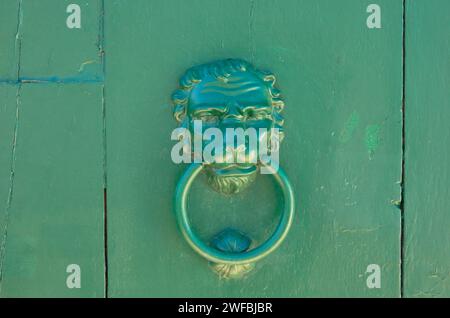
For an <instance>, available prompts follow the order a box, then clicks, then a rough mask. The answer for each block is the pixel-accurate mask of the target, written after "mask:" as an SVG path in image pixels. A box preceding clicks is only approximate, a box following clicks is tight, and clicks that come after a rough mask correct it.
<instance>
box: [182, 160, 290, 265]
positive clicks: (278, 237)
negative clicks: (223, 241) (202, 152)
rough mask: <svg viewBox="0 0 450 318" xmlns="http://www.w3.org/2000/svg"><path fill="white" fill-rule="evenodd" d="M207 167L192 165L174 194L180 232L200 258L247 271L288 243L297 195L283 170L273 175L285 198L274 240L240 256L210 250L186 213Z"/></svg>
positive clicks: (273, 235) (241, 253) (272, 237)
mask: <svg viewBox="0 0 450 318" xmlns="http://www.w3.org/2000/svg"><path fill="white" fill-rule="evenodd" d="M203 167H204V165H202V164H198V163H193V164H191V165H190V166H189V167H188V168H187V169H186V171H185V172H184V174H183V176H182V177H181V179H180V181H179V182H178V185H177V189H176V191H175V213H176V219H177V221H178V225H179V226H180V228H181V232H182V234H183V236H184V238H185V239H186V241H187V242H188V243H189V245H190V246H191V247H192V248H193V249H194V250H195V251H196V252H197V253H198V254H200V255H201V256H203V257H204V258H206V259H207V260H209V261H211V262H213V263H216V264H219V267H220V265H221V264H229V265H243V267H244V268H243V269H244V270H245V269H248V268H249V264H252V263H255V262H256V261H259V260H260V259H262V258H263V257H265V256H267V255H268V254H270V253H271V252H273V251H274V250H275V249H276V248H277V247H278V246H279V245H280V244H281V243H282V242H283V240H284V239H285V237H286V235H287V233H288V232H289V228H290V227H291V224H292V219H293V217H294V194H293V192H292V187H291V184H290V183H289V180H288V178H287V176H286V174H285V173H284V171H283V170H282V169H281V168H278V171H277V172H275V171H274V173H273V176H274V178H275V180H276V181H277V183H278V184H279V186H280V188H281V190H282V193H283V198H284V210H283V213H282V215H281V217H280V221H279V223H278V226H277V228H276V230H275V231H274V232H273V234H272V236H271V237H270V238H269V239H267V240H266V241H265V242H264V243H263V244H261V245H259V246H258V247H256V248H254V249H252V250H250V251H244V252H240V253H229V252H224V251H221V250H219V249H217V248H214V247H211V246H209V245H207V244H205V242H203V241H202V240H201V239H200V238H199V237H198V236H197V235H196V234H195V232H194V231H193V230H192V228H191V224H190V222H189V216H188V211H187V197H188V194H189V190H190V188H191V185H192V183H193V181H194V179H195V178H196V177H197V175H198V174H199V173H200V172H201V171H202V170H203ZM269 169H270V168H269Z"/></svg>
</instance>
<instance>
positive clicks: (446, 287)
mask: <svg viewBox="0 0 450 318" xmlns="http://www.w3.org/2000/svg"><path fill="white" fill-rule="evenodd" d="M406 4H407V7H406V112H405V116H406V118H405V129H406V135H405V141H406V145H405V197H404V200H405V204H404V206H405V211H404V217H405V236H404V243H403V246H404V257H405V258H404V262H405V263H404V295H405V296H406V297H449V296H450V280H449V279H448V277H449V273H450V254H449V253H448V242H449V241H450V231H449V228H450V217H449V216H450V214H449V212H450V211H449V207H450V190H449V189H450V187H449V185H450V183H449V180H450V165H449V162H450V149H449V144H450V129H449V124H448V123H449V119H450V98H449V92H450V40H449V39H450V24H449V23H448V12H449V11H450V2H448V1H438V0H431V1H410V0H407V1H406Z"/></svg>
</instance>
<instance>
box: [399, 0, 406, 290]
mask: <svg viewBox="0 0 450 318" xmlns="http://www.w3.org/2000/svg"><path fill="white" fill-rule="evenodd" d="M402 27H403V32H402V171H401V173H402V179H401V180H402V181H401V188H400V189H401V202H400V297H401V298H404V296H405V148H406V142H405V137H406V130H405V110H406V0H403V26H402Z"/></svg>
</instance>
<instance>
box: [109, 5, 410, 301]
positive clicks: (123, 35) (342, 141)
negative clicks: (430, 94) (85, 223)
mask: <svg viewBox="0 0 450 318" xmlns="http://www.w3.org/2000/svg"><path fill="white" fill-rule="evenodd" d="M377 3H379V4H380V6H381V8H382V10H383V11H382V12H383V13H382V16H383V22H382V23H383V27H382V29H379V30H373V29H368V28H367V26H366V19H367V16H368V14H367V12H366V7H367V5H368V3H367V2H366V1H339V2H333V1H299V0H296V1H289V0H284V1H273V0H272V1H242V0H239V1H189V2H186V1H135V2H133V6H130V5H129V4H128V3H125V2H121V1H108V2H107V3H106V12H107V16H106V24H105V25H106V26H107V27H106V29H105V31H106V36H105V42H106V45H107V50H108V59H107V70H108V73H107V78H106V101H107V118H108V120H107V135H108V146H107V149H108V220H109V222H108V226H109V228H108V238H109V240H108V247H109V277H110V280H109V286H110V295H111V296H116V297H117V296H140V297H142V296H157V297H162V296H169V297H173V296H190V297H195V296H197V297H198V296H209V297H217V296H218V297H220V296H227V297H231V296H235V297H244V296H247V297H252V296H264V297H267V296H274V297H275V296H278V297H280V296H284V297H299V296H341V297H343V296H391V297H398V296H399V295H400V240H399V238H400V210H399V209H398V207H397V204H398V202H399V200H400V179H401V97H402V1H392V0H389V1H381V0H380V1H377ZM228 57H238V58H243V59H247V60H249V61H250V62H253V63H254V64H255V65H256V66H257V67H259V68H263V69H264V68H266V69H270V70H271V71H273V72H274V73H275V74H276V75H277V76H278V82H279V85H280V88H281V90H282V92H283V94H284V96H285V98H286V111H285V116H286V126H285V127H286V141H285V142H284V143H283V145H282V150H281V161H282V164H283V166H284V168H285V170H286V171H287V173H288V175H289V176H290V178H291V181H292V183H293V186H294V189H295V193H296V196H297V202H298V208H297V217H296V219H295V223H294V226H293V228H292V231H291V233H290V234H289V237H288V238H287V240H286V242H285V243H284V244H283V246H282V247H280V249H279V250H278V251H276V252H275V253H274V255H271V256H269V257H268V258H267V259H265V260H264V261H262V262H261V263H260V264H258V265H257V269H256V270H255V271H254V272H253V273H252V274H250V275H249V276H248V277H247V278H245V279H243V280H232V281H224V280H219V279H218V277H217V276H215V274H214V273H213V272H212V271H211V270H210V269H209V268H208V265H207V262H205V261H204V260H203V259H202V258H200V257H199V256H197V255H196V254H195V253H194V252H193V251H192V250H191V249H190V248H189V247H188V246H187V244H186V243H185V242H184V241H183V239H182V237H181V236H180V234H179V232H178V231H177V228H176V223H175V219H174V217H173V211H172V210H173V206H172V199H173V192H174V189H175V185H176V182H177V180H178V178H179V176H180V173H181V172H182V170H183V167H179V166H175V165H174V164H173V163H172V162H171V159H170V149H171V146H172V145H173V142H171V141H170V133H171V131H172V129H173V128H175V126H176V124H175V122H174V120H173V119H172V114H171V111H172V109H171V106H170V94H171V93H172V91H173V90H174V89H175V88H176V86H177V80H178V78H179V77H180V76H181V75H182V73H183V71H184V70H185V69H186V68H188V67H190V66H193V65H195V64H199V63H205V62H208V61H211V60H215V59H220V58H228ZM261 180H262V179H261ZM258 186H259V187H261V188H260V190H261V191H262V192H251V191H250V192H247V194H246V195H248V196H250V198H249V197H245V196H242V197H237V198H235V199H233V200H232V199H228V201H226V200H225V199H218V200H215V199H216V198H217V197H213V194H212V193H211V192H208V190H206V189H205V186H204V185H203V184H202V183H201V182H199V185H198V188H197V189H198V191H200V193H203V197H206V198H207V199H206V201H199V202H198V201H197V202H193V203H192V210H193V212H192V213H193V214H195V219H196V226H197V227H196V228H201V229H204V228H205V227H206V230H205V232H208V231H209V230H211V229H212V228H213V227H214V226H222V225H226V224H227V222H230V219H227V218H226V217H225V216H227V215H233V211H235V210H236V211H241V213H240V214H239V215H233V216H232V217H231V219H232V221H233V222H238V224H240V225H241V226H245V227H247V228H248V229H249V230H251V231H254V232H257V231H261V227H260V225H261V222H262V221H261V222H252V221H253V220H255V217H252V216H247V215H248V214H249V213H250V211H254V209H256V208H261V209H263V208H269V210H270V207H271V206H270V204H272V203H271V202H272V201H270V200H269V199H270V198H269V196H265V195H263V194H262V193H264V194H265V193H268V192H269V191H268V189H269V188H266V187H268V185H266V184H265V183H264V181H260V182H258ZM208 196H209V197H208ZM255 196H256V197H258V198H264V199H265V200H259V199H258V200H257V201H260V202H256V203H255V202H253V201H255V200H254V198H255ZM252 199H253V201H252V202H250V201H245V200H252ZM224 201H226V202H224ZM244 201H245V202H244ZM218 202H219V203H218ZM245 207H250V208H251V209H249V210H246V209H245ZM264 213H266V212H264ZM373 263H375V264H378V265H379V266H380V267H381V272H382V278H381V279H382V288H380V289H369V288H368V287H367V285H366V279H367V273H366V268H367V266H368V265H369V264H373Z"/></svg>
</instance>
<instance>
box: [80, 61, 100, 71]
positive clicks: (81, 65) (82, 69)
mask: <svg viewBox="0 0 450 318" xmlns="http://www.w3.org/2000/svg"><path fill="white" fill-rule="evenodd" d="M93 63H96V61H95V60H89V61H86V62H83V63H81V64H80V68H79V69H78V73H81V72H83V71H84V67H85V66H86V65H88V64H93Z"/></svg>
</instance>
